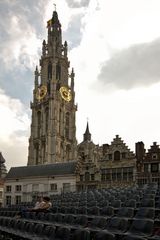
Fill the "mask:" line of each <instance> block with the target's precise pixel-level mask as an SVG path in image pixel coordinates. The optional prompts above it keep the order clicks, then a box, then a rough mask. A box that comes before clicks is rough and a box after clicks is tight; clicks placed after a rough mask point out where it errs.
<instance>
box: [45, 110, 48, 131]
mask: <svg viewBox="0 0 160 240" xmlns="http://www.w3.org/2000/svg"><path fill="white" fill-rule="evenodd" d="M48 122H49V109H48V108H46V110H45V130H46V133H47V132H48Z"/></svg>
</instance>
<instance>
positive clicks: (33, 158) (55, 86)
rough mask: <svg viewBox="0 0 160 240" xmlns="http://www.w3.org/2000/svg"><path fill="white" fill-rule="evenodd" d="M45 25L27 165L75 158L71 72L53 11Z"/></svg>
mask: <svg viewBox="0 0 160 240" xmlns="http://www.w3.org/2000/svg"><path fill="white" fill-rule="evenodd" d="M47 28H48V39H47V42H46V41H45V40H44V41H43V43H42V56H41V59H40V70H39V69H38V67H36V70H35V81H34V90H33V101H32V102H31V109H32V120H31V135H30V138H29V151H28V152H29V154H28V165H38V164H48V163H54V162H63V161H72V160H75V159H76V157H77V153H76V146H77V141H76V126H75V113H76V111H77V106H76V105H75V103H74V101H75V92H74V75H75V74H74V70H73V68H72V70H71V72H70V73H69V66H70V62H69V60H68V56H67V51H68V50H67V48H68V46H67V42H66V41H65V42H64V44H62V32H61V24H60V22H59V19H58V14H57V12H56V11H54V12H53V16H52V19H50V20H49V21H48V26H47ZM61 87H63V88H61ZM61 89H63V92H60V90H61ZM62 94H63V95H62ZM68 96H69V97H70V98H68Z"/></svg>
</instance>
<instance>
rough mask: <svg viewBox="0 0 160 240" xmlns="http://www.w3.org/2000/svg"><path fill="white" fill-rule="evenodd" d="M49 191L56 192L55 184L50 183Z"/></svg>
mask: <svg viewBox="0 0 160 240" xmlns="http://www.w3.org/2000/svg"><path fill="white" fill-rule="evenodd" d="M50 190H51V191H57V183H51V184H50Z"/></svg>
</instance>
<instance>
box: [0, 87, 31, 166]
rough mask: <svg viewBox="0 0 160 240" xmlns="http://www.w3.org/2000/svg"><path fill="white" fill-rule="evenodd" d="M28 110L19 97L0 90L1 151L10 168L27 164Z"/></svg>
mask: <svg viewBox="0 0 160 240" xmlns="http://www.w3.org/2000/svg"><path fill="white" fill-rule="evenodd" d="M27 111H28V110H27V109H26V108H25V106H24V105H23V104H22V103H21V102H20V100H18V99H11V98H10V97H9V96H7V95H5V93H4V91H2V90H0V116H1V120H0V123H1V128H0V151H1V152H2V153H3V154H4V156H5V159H6V165H7V166H8V168H9V167H10V166H12V165H25V164H26V160H27V145H28V135H29V134H28V132H29V125H30V119H29V117H28V115H27V113H26V112H27Z"/></svg>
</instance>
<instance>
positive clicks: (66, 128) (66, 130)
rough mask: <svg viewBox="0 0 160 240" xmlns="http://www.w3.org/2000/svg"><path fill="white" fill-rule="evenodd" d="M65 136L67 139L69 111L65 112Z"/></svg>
mask: <svg viewBox="0 0 160 240" xmlns="http://www.w3.org/2000/svg"><path fill="white" fill-rule="evenodd" d="M65 136H66V138H67V139H69V112H67V113H66V127H65Z"/></svg>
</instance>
